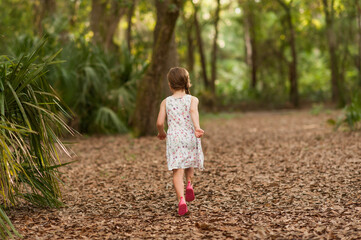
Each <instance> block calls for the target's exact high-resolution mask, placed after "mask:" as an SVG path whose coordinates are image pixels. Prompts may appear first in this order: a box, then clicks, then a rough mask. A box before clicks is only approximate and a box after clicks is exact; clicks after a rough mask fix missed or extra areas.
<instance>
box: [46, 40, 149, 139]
mask: <svg viewBox="0 0 361 240" xmlns="http://www.w3.org/2000/svg"><path fill="white" fill-rule="evenodd" d="M60 58H62V59H64V60H65V63H63V64H59V65H57V66H56V69H55V71H54V75H53V76H51V79H52V80H53V84H54V86H55V87H56V89H57V90H58V91H59V93H60V96H62V98H63V99H64V101H65V102H66V103H67V104H68V105H69V106H71V108H72V110H73V111H74V113H75V116H76V118H77V120H78V122H79V126H78V128H79V130H80V131H81V132H86V133H124V132H126V131H128V128H127V123H128V120H129V116H130V114H131V112H132V110H133V107H134V104H135V96H136V86H137V80H139V79H140V77H141V75H142V74H143V72H144V71H145V69H146V67H147V64H146V63H143V64H141V63H140V61H139V60H138V59H137V58H136V56H132V55H130V54H129V53H128V51H127V49H126V48H125V47H123V48H122V54H120V55H119V56H116V55H114V54H111V53H106V52H104V51H103V50H102V49H101V48H99V47H97V46H94V45H91V44H88V43H86V42H84V41H79V42H74V43H71V44H68V45H67V46H66V48H64V51H63V53H62V55H61V56H60Z"/></svg>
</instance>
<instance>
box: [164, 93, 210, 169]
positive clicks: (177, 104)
mask: <svg viewBox="0 0 361 240" xmlns="http://www.w3.org/2000/svg"><path fill="white" fill-rule="evenodd" d="M191 102H192V96H191V95H189V94H186V95H184V96H183V97H180V98H175V97H173V96H169V97H167V98H166V104H165V106H166V114H167V121H168V131H167V138H166V140H167V159H168V169H169V170H172V169H179V168H190V167H195V168H200V169H203V152H202V147H201V139H200V138H197V137H196V135H195V132H194V127H193V123H192V119H191V116H190V107H191Z"/></svg>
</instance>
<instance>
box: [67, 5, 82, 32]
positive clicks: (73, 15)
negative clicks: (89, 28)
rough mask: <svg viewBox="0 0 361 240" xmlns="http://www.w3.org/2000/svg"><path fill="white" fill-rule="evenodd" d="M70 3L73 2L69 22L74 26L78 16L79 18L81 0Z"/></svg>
mask: <svg viewBox="0 0 361 240" xmlns="http://www.w3.org/2000/svg"><path fill="white" fill-rule="evenodd" d="M70 4H71V7H70V16H69V24H70V26H71V27H74V26H75V23H76V21H77V18H78V11H79V7H80V0H74V2H73V3H70Z"/></svg>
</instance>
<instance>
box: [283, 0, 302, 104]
mask: <svg viewBox="0 0 361 240" xmlns="http://www.w3.org/2000/svg"><path fill="white" fill-rule="evenodd" d="M278 2H279V3H280V5H281V6H282V7H283V8H284V10H285V12H286V22H287V25H288V28H289V29H288V30H289V37H288V43H289V45H290V48H291V55H292V60H291V62H289V66H288V67H289V80H290V101H291V103H292V104H293V106H294V107H298V106H299V97H298V79H297V51H296V33H295V28H294V25H293V21H292V13H291V8H292V6H291V5H292V2H293V1H292V0H291V2H290V3H289V4H288V5H287V4H286V3H284V2H283V1H282V0H278Z"/></svg>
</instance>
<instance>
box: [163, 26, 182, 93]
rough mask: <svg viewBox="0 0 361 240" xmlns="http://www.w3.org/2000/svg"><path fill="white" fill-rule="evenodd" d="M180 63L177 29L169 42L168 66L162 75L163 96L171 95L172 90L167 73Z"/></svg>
mask: <svg viewBox="0 0 361 240" xmlns="http://www.w3.org/2000/svg"><path fill="white" fill-rule="evenodd" d="M178 65H179V59H178V51H177V43H176V41H175V31H173V35H172V38H171V41H170V43H169V51H168V56H167V61H166V67H165V69H164V72H163V74H162V77H161V78H162V98H165V97H167V96H169V95H171V91H170V89H169V85H168V79H167V74H168V71H169V70H170V69H171V68H172V67H178Z"/></svg>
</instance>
